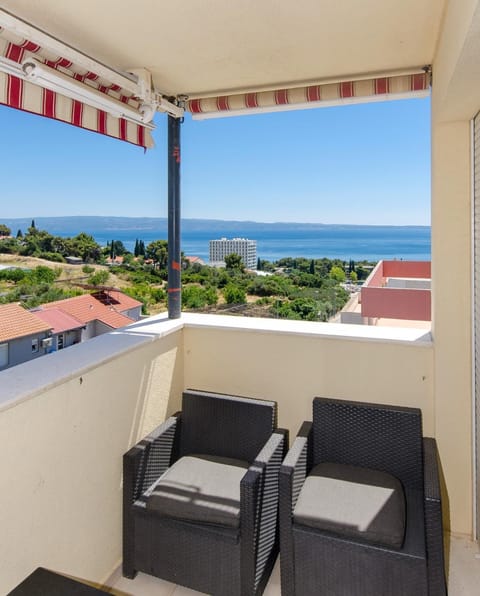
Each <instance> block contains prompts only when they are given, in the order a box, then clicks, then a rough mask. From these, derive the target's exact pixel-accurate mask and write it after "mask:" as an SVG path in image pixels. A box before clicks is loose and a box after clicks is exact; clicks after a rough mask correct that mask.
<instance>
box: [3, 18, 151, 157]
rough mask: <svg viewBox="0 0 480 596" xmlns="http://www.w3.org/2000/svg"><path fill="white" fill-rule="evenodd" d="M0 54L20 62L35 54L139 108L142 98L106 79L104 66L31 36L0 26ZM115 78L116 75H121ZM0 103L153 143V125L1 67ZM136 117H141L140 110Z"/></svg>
mask: <svg viewBox="0 0 480 596" xmlns="http://www.w3.org/2000/svg"><path fill="white" fill-rule="evenodd" d="M0 57H3V58H5V59H7V61H13V62H14V63H18V65H19V66H20V65H21V63H22V62H23V61H24V60H25V59H27V58H30V57H34V58H35V60H36V61H37V62H40V63H43V64H45V65H47V66H48V67H50V68H52V69H55V70H56V71H58V72H59V73H62V74H63V75H66V76H68V77H71V78H72V80H74V81H77V82H79V83H81V84H83V85H85V86H86V87H88V89H94V90H96V91H98V92H100V93H103V94H105V96H108V97H109V98H110V99H113V100H116V101H118V102H120V103H122V104H127V105H128V106H129V107H130V108H133V109H134V110H139V108H140V105H141V102H140V101H139V100H138V98H137V97H136V96H135V94H134V93H132V91H131V90H127V89H125V88H123V87H122V86H121V85H119V84H118V83H116V82H114V81H112V80H109V79H108V77H107V76H106V75H105V71H106V70H107V69H105V68H103V69H102V70H103V73H102V75H99V74H98V73H97V72H93V71H92V70H89V69H88V68H85V67H84V66H82V65H81V64H79V63H77V62H74V61H72V60H71V59H69V58H66V57H64V56H62V55H59V54H58V53H57V52H56V51H53V52H52V50H51V49H49V48H45V47H44V46H42V45H39V44H38V43H35V41H34V40H31V39H28V38H26V37H22V36H21V35H19V34H18V33H17V32H15V31H11V30H8V29H6V28H2V27H0ZM114 78H117V79H118V78H121V76H119V77H114ZM0 103H2V104H4V105H6V106H10V107H12V108H17V109H19V110H24V111H26V112H32V113H34V114H39V115H41V116H46V117H48V118H53V119H55V120H61V121H62V122H67V123H68V124H73V125H74V126H79V127H81V128H85V129H87V130H91V131H94V132H98V133H100V134H104V135H107V136H110V137H114V138H117V139H120V140H122V141H127V142H129V143H133V144H134V145H139V146H140V147H144V148H150V147H153V145H154V143H153V139H152V136H151V133H150V130H151V129H152V128H154V127H153V125H151V124H150V125H143V124H138V123H136V122H132V121H131V120H127V119H126V118H122V117H120V118H119V117H116V116H114V115H112V114H110V113H107V112H106V111H103V110H102V109H98V108H95V107H92V106H91V105H88V104H87V103H85V102H82V101H81V100H77V99H71V98H69V97H66V96H64V95H62V94H60V93H58V92H55V91H52V90H49V89H46V88H44V87H42V86H39V85H37V84H35V83H31V82H30V81H27V80H24V79H23V78H21V77H17V76H15V75H14V74H8V73H6V72H2V71H1V69H0ZM138 120H139V121H140V120H141V114H140V112H139V117H138Z"/></svg>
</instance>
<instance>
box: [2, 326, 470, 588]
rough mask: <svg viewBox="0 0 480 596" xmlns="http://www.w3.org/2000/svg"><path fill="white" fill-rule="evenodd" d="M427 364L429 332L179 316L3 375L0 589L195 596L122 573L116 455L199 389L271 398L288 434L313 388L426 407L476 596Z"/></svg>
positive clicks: (455, 476)
mask: <svg viewBox="0 0 480 596" xmlns="http://www.w3.org/2000/svg"><path fill="white" fill-rule="evenodd" d="M433 366H434V343H433V342H432V338H431V335H430V333H425V331H424V330H419V329H405V328H386V327H384V328H381V327H359V326H354V325H335V324H326V323H305V322H296V321H276V320H268V319H267V320H264V319H262V320H259V319H243V318H239V317H226V316H225V317H223V316H222V317H220V316H214V315H188V314H185V315H183V316H182V318H181V319H179V320H176V321H172V320H167V319H166V318H165V317H163V316H159V317H153V318H151V319H146V320H143V321H140V322H137V323H134V324H132V325H130V326H129V327H126V328H124V329H122V330H118V331H116V332H112V333H109V334H106V335H103V336H101V337H98V338H95V339H93V340H90V341H89V342H86V343H84V344H79V345H76V346H73V347H72V348H69V349H68V350H63V351H61V352H57V353H54V354H50V355H48V356H45V357H44V358H42V359H40V360H36V361H32V362H28V363H26V364H24V365H20V366H17V367H12V368H11V369H9V370H6V371H4V372H3V373H2V397H1V398H0V436H1V437H2V439H1V440H2V447H3V449H2V462H1V468H2V472H3V473H2V480H1V482H0V484H1V487H2V491H1V492H2V495H3V497H2V503H3V506H2V509H1V527H2V534H3V540H2V541H1V542H0V560H2V573H1V574H0V592H1V593H6V592H8V591H9V590H10V589H12V588H13V586H15V585H17V584H18V583H19V582H20V581H21V580H22V579H23V578H24V577H26V576H27V575H28V574H29V573H30V572H31V571H32V570H33V569H34V568H36V567H37V566H44V567H48V568H50V569H54V570H57V571H60V572H63V573H65V574H68V575H71V576H74V577H78V578H83V579H85V580H89V581H91V582H95V583H99V584H107V585H109V586H112V585H113V586H114V589H115V590H117V593H121V594H135V595H136V594H139V595H142V594H149V593H152V590H154V591H155V593H159V594H163V593H164V594H175V595H179V594H187V593H191V592H190V591H188V590H185V589H184V588H176V589H175V586H173V585H172V584H169V583H167V582H162V580H157V579H155V578H151V577H148V576H144V575H139V576H138V577H137V579H135V580H134V581H133V582H131V581H130V580H126V579H122V578H120V574H119V571H118V567H119V564H120V558H121V531H122V527H121V498H122V455H123V453H124V452H125V451H126V450H127V449H128V448H129V447H130V446H131V445H132V444H134V443H135V442H136V441H137V440H138V439H139V438H141V437H142V436H144V435H145V434H146V433H148V432H149V431H150V430H152V429H153V428H154V427H155V426H156V425H157V424H158V423H159V422H161V421H162V420H164V419H165V417H166V416H168V415H170V414H171V413H173V412H174V411H177V410H178V409H179V408H180V396H181V392H182V390H183V389H184V388H186V387H195V388H198V389H209V390H213V391H219V392H231V393H235V394H239V395H242V394H243V395H250V396H254V397H265V398H268V399H274V400H276V401H278V404H279V425H280V426H285V427H287V428H289V429H290V432H291V433H295V432H296V431H297V429H298V427H299V426H300V423H301V421H303V420H305V419H309V418H310V415H311V414H310V410H311V400H312V397H313V396H315V395H329V396H335V397H339V398H349V399H357V400H364V401H371V402H381V403H392V404H400V405H405V406H417V407H420V408H421V409H422V411H423V424H424V433H425V434H426V435H430V436H436V437H437V441H438V442H439V447H440V456H441V460H442V466H443V472H444V476H445V483H446V494H447V497H448V498H447V503H448V505H449V507H448V509H449V511H448V519H447V520H446V523H447V524H448V527H449V528H450V529H451V531H452V534H451V535H450V534H449V539H448V540H447V543H448V544H449V545H450V548H449V560H450V586H451V591H450V594H453V595H454V596H456V595H458V596H460V595H461V596H463V595H465V596H466V595H469V594H474V591H473V583H474V581H475V575H476V574H477V577H478V571H480V569H479V568H480V559H478V558H475V554H476V553H477V552H478V547H477V545H476V544H475V543H473V542H471V541H470V535H471V529H470V528H471V523H472V513H471V511H468V510H466V509H465V508H464V506H463V501H464V495H465V494H466V493H469V492H471V490H472V486H471V473H470V453H469V452H468V453H465V452H464V445H463V443H462V441H455V442H454V443H451V442H449V441H448V440H445V439H444V438H443V437H442V435H441V434H440V433H438V432H437V433H436V432H435V431H436V427H437V425H438V422H436V420H437V417H438V416H441V412H439V407H438V404H436V401H435V398H434V391H433ZM452 461H453V462H455V464H454V465H453V466H452V465H451V462H452ZM278 574H279V571H278V563H277V567H276V569H275V572H274V574H273V576H272V578H271V580H270V583H269V586H268V589H267V592H266V593H267V594H280V587H279V585H280V584H279V575H278ZM161 590H164V591H161Z"/></svg>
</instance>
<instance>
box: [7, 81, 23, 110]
mask: <svg viewBox="0 0 480 596" xmlns="http://www.w3.org/2000/svg"><path fill="white" fill-rule="evenodd" d="M22 94H23V81H22V80H21V79H19V78H17V77H14V76H11V75H7V101H8V105H9V106H12V108H19V109H21V108H22Z"/></svg>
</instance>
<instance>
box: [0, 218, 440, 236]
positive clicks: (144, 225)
mask: <svg viewBox="0 0 480 596" xmlns="http://www.w3.org/2000/svg"><path fill="white" fill-rule="evenodd" d="M32 218H33V219H35V222H36V224H37V226H38V227H40V228H41V229H44V230H48V231H50V230H54V231H55V232H56V233H62V234H67V233H78V232H79V231H88V232H90V233H94V232H102V234H103V233H104V232H106V231H112V232H114V231H116V230H119V231H127V230H128V231H138V233H139V234H140V233H141V232H142V231H145V232H151V231H153V230H154V231H159V232H163V231H164V232H165V233H166V231H167V226H168V220H167V218H166V217H112V216H101V215H69V216H58V217H36V215H35V214H32V217H19V218H2V222H3V223H5V224H6V225H8V226H9V227H10V228H12V229H17V228H20V229H23V228H25V229H26V228H28V226H29V225H30V223H31V221H32ZM359 227H361V228H378V227H382V228H386V227H392V228H429V226H415V225H413V226H393V225H392V226H385V225H380V226H378V225H355V224H324V223H306V222H273V223H267V222H257V221H249V220H245V221H237V220H222V219H194V218H184V219H182V229H183V230H184V231H186V232H196V231H207V230H208V231H209V232H216V231H218V232H219V233H221V232H222V230H224V229H225V228H228V229H229V230H238V231H242V230H244V229H246V228H248V230H252V231H255V230H258V231H259V232H261V231H274V230H278V231H281V230H282V229H288V230H302V229H308V230H321V229H325V228H337V229H348V228H352V229H354V228H359Z"/></svg>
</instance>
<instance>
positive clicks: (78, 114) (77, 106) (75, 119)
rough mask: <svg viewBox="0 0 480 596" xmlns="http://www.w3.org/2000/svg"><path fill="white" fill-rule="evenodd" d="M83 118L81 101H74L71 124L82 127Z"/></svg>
mask: <svg viewBox="0 0 480 596" xmlns="http://www.w3.org/2000/svg"><path fill="white" fill-rule="evenodd" d="M82 118H83V103H82V102H81V101H77V100H74V101H73V102H72V124H74V125H75V126H82Z"/></svg>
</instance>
